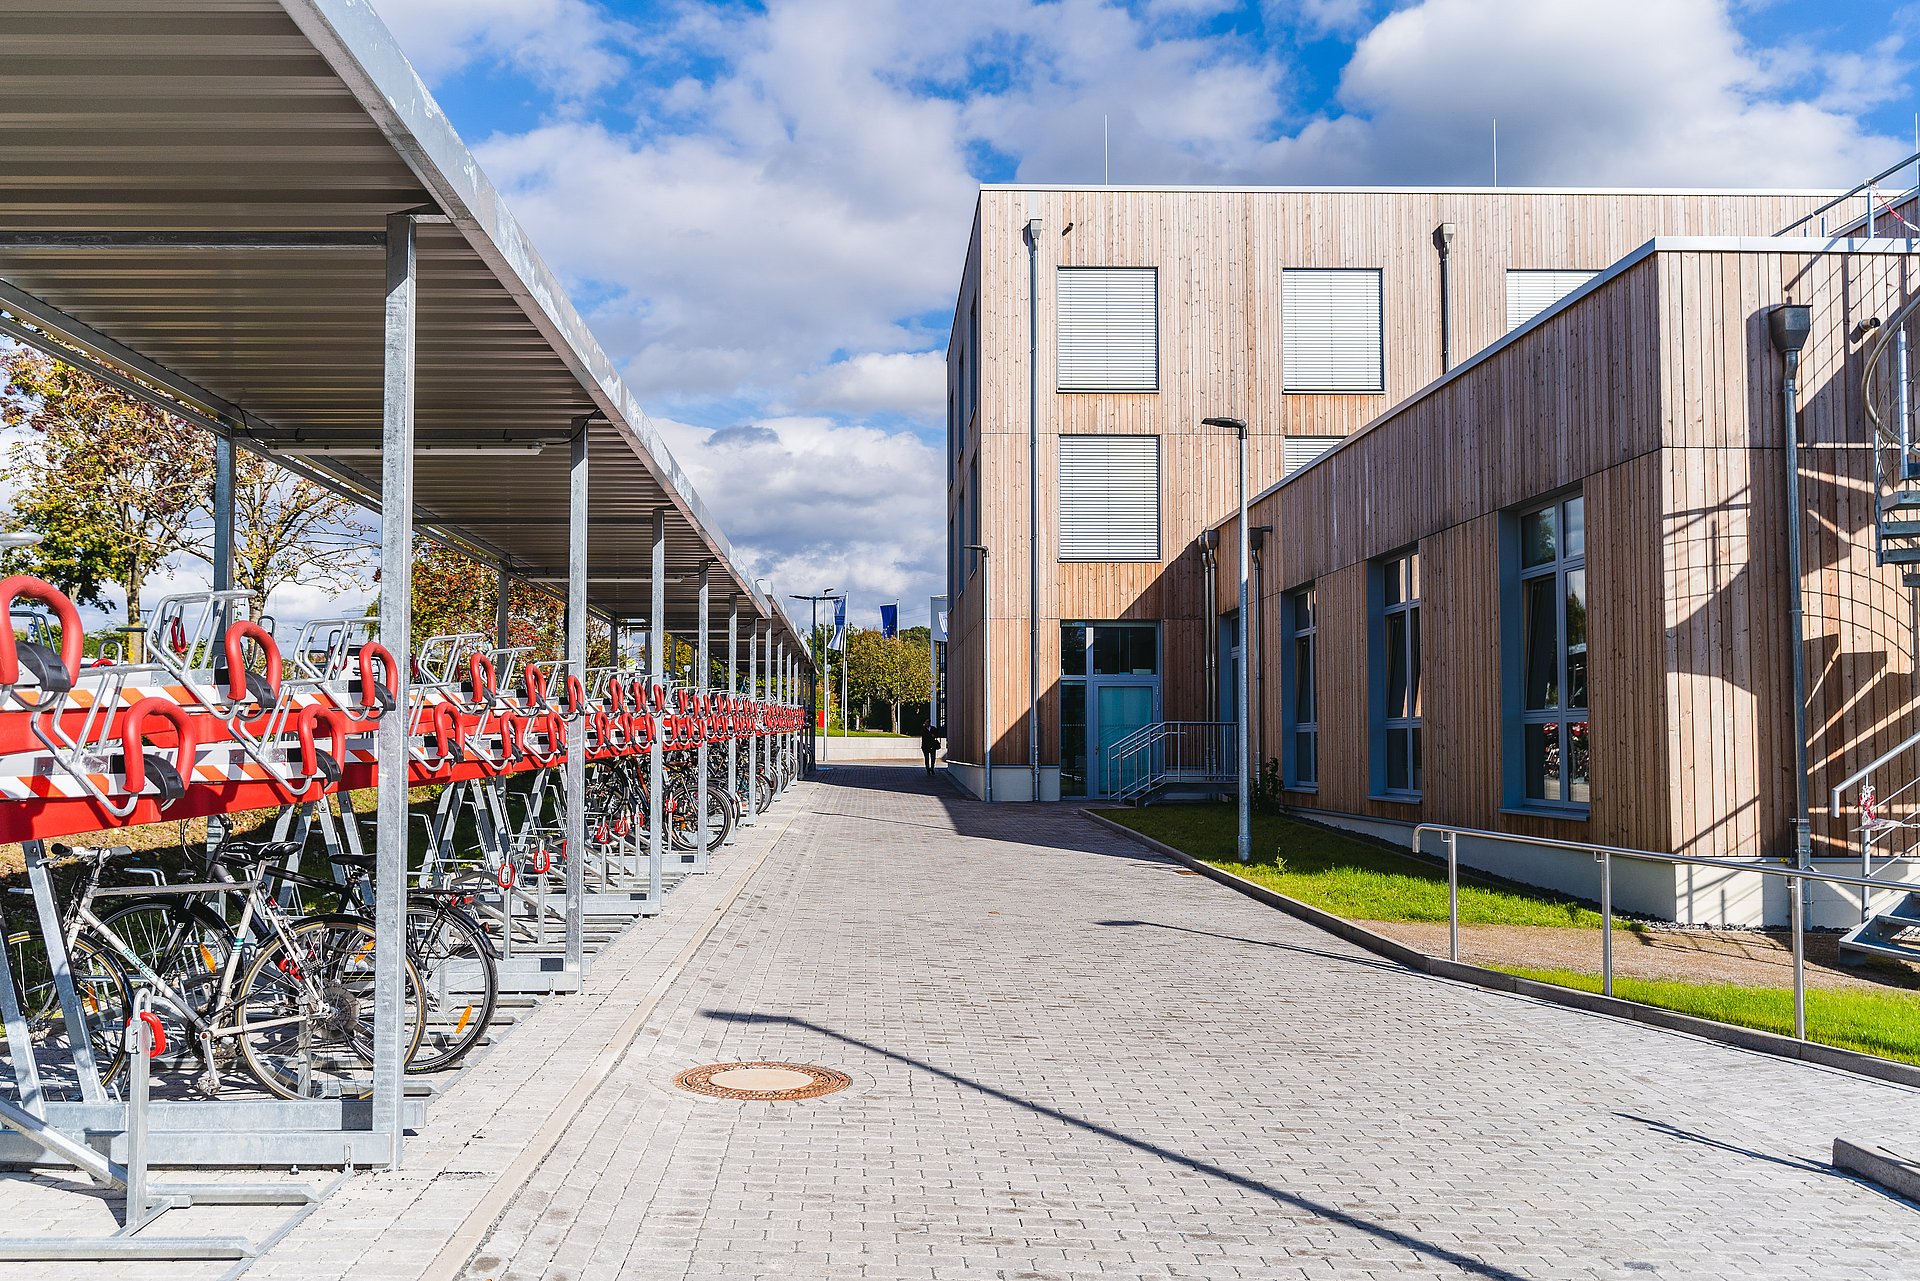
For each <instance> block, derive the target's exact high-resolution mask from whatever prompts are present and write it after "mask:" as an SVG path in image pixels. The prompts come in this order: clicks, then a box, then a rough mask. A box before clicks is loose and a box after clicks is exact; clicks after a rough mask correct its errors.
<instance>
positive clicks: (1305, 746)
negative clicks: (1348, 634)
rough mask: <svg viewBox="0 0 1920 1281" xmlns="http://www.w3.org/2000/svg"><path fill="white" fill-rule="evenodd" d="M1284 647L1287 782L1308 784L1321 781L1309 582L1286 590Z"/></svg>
mask: <svg viewBox="0 0 1920 1281" xmlns="http://www.w3.org/2000/svg"><path fill="white" fill-rule="evenodd" d="M1285 612H1286V632H1287V641H1286V650H1285V654H1284V660H1283V661H1284V663H1285V671H1284V672H1283V673H1282V679H1283V681H1284V682H1285V683H1284V687H1283V689H1282V694H1281V709H1280V710H1281V716H1280V719H1281V725H1282V732H1283V733H1284V734H1285V736H1286V741H1285V745H1284V752H1285V765H1284V772H1285V775H1286V784H1287V786H1288V787H1298V788H1310V787H1315V786H1317V785H1318V784H1319V781H1320V712H1319V705H1318V698H1317V691H1316V689H1315V680H1316V677H1317V675H1318V673H1317V672H1316V671H1315V658H1316V654H1315V649H1316V644H1315V642H1316V638H1317V637H1318V634H1319V628H1318V624H1317V620H1316V618H1315V613H1314V592H1313V588H1312V586H1311V585H1309V586H1306V587H1302V588H1301V589H1300V590H1298V591H1295V592H1289V593H1288V594H1287V597H1286V603H1285Z"/></svg>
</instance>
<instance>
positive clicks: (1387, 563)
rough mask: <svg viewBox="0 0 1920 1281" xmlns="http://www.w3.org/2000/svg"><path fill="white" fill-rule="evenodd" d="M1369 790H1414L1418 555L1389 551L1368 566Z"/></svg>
mask: <svg viewBox="0 0 1920 1281" xmlns="http://www.w3.org/2000/svg"><path fill="white" fill-rule="evenodd" d="M1373 573H1374V583H1373V597H1374V622H1373V628H1372V633H1373V651H1374V652H1373V672H1374V687H1373V715H1374V726H1373V750H1374V769H1373V786H1374V790H1375V791H1376V792H1378V793H1380V794H1382V795H1386V796H1395V797H1401V798H1411V797H1416V796H1418V795H1419V794H1420V787H1421V779H1420V557H1419V555H1418V554H1417V553H1415V552H1406V553H1403V554H1401V555H1398V556H1389V557H1388V558H1387V559H1385V560H1382V561H1378V562H1376V563H1375V564H1374V567H1373Z"/></svg>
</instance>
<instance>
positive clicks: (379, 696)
mask: <svg viewBox="0 0 1920 1281" xmlns="http://www.w3.org/2000/svg"><path fill="white" fill-rule="evenodd" d="M375 666H378V667H379V668H380V672H381V675H384V676H385V677H386V678H387V683H386V684H385V685H384V686H383V685H381V684H380V677H379V676H375V675H374V671H373V669H374V668H375ZM399 675H400V664H399V663H397V662H395V661H394V659H393V654H392V653H391V652H389V651H388V649H387V647H386V646H385V645H382V644H381V643H380V642H379V641H368V642H367V643H366V644H364V645H362V646H361V647H360V706H361V708H362V709H363V710H365V711H369V712H387V711H392V710H393V706H394V701H393V700H394V695H393V691H394V690H395V689H397V688H399V685H400V682H399V680H398V679H397V678H398V677H399Z"/></svg>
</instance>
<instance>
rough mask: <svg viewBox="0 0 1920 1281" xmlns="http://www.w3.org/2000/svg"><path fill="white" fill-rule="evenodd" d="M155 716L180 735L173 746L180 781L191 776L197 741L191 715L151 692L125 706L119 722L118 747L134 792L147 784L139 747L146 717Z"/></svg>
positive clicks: (190, 778) (142, 757)
mask: <svg viewBox="0 0 1920 1281" xmlns="http://www.w3.org/2000/svg"><path fill="white" fill-rule="evenodd" d="M156 717H157V718H158V719H160V720H163V721H165V722H167V724H169V725H171V726H173V730H174V733H176V734H178V735H179V736H180V742H179V745H178V746H177V747H175V748H174V758H173V759H174V769H175V771H176V772H178V773H179V775H180V778H181V780H182V781H183V782H190V781H192V779H193V749H194V746H195V744H196V741H197V735H196V732H195V730H194V726H193V717H191V716H189V715H188V714H187V710H186V709H185V708H184V707H182V706H180V704H178V703H176V702H174V701H173V700H171V699H167V698H161V697H160V696H159V695H157V694H155V695H150V696H148V697H146V698H143V699H141V700H140V701H139V702H137V703H135V704H134V705H133V706H132V707H130V708H128V709H127V717H126V719H125V720H124V721H122V722H120V747H121V750H122V751H123V752H125V754H126V758H127V763H126V770H127V791H129V792H132V793H135V794H136V795H137V794H138V793H140V792H143V791H145V790H146V787H147V758H146V754H145V753H144V752H142V751H141V750H140V740H141V738H142V736H143V735H145V734H146V732H147V721H148V720H149V719H150V718H156ZM155 746H162V744H155Z"/></svg>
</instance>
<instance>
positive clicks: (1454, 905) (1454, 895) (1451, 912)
mask: <svg viewBox="0 0 1920 1281" xmlns="http://www.w3.org/2000/svg"><path fill="white" fill-rule="evenodd" d="M1455 840H1456V837H1455V836H1454V834H1453V833H1452V832H1442V833H1441V834H1440V841H1441V844H1443V845H1445V846H1446V847H1447V957H1448V959H1450V960H1454V961H1457V960H1459V959H1460V850H1459V847H1458V846H1457V845H1456V844H1455Z"/></svg>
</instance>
